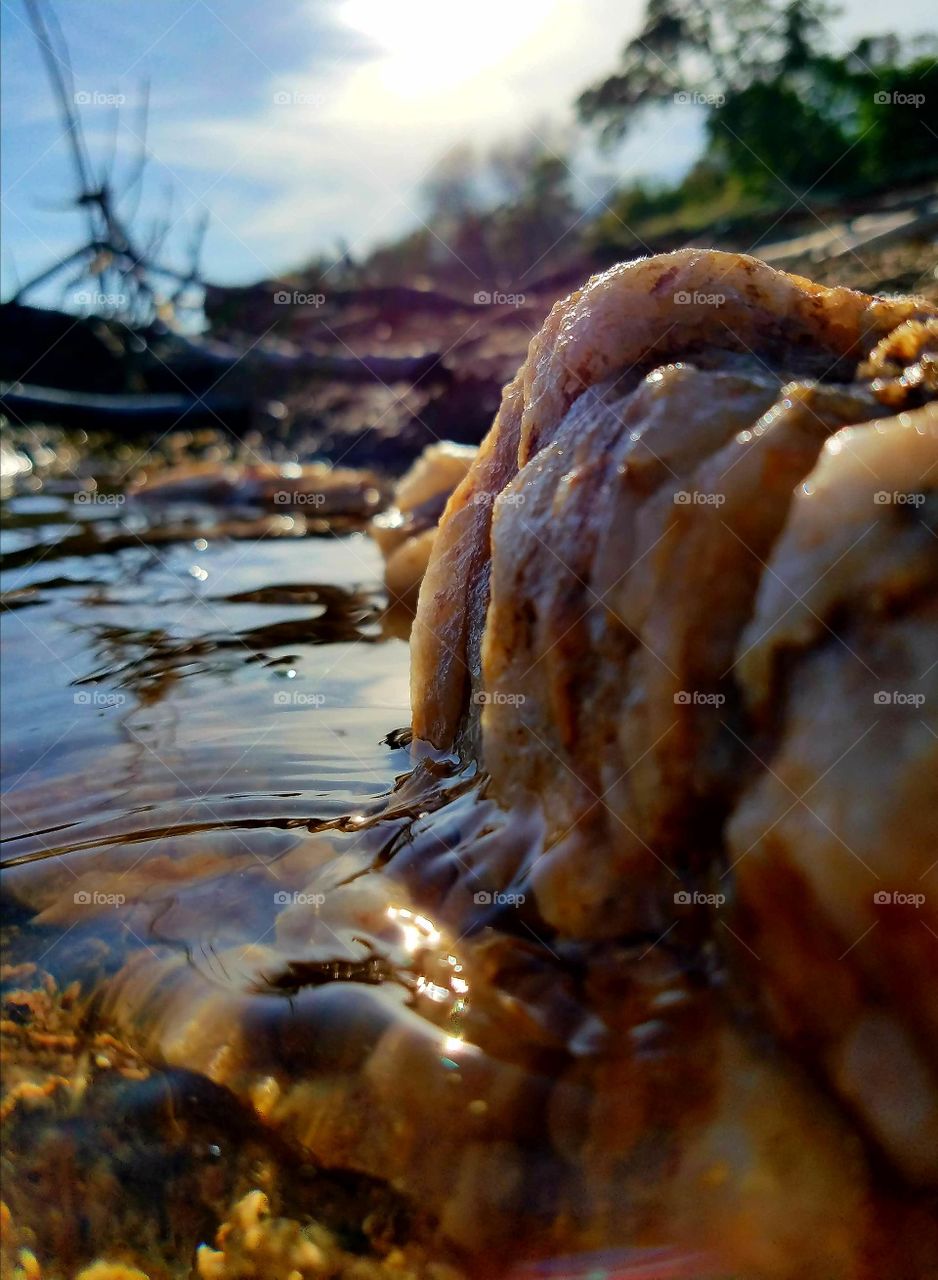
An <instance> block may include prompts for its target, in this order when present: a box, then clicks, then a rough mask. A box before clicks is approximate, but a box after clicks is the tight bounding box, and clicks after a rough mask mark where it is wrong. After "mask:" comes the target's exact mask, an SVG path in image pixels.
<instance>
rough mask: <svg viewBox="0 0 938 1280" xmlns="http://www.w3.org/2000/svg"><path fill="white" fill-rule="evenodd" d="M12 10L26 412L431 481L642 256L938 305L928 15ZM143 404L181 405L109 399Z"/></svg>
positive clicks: (401, 4) (807, 5)
mask: <svg viewBox="0 0 938 1280" xmlns="http://www.w3.org/2000/svg"><path fill="white" fill-rule="evenodd" d="M2 18H3V68H2V69H3V77H2V79H3V87H2V95H3V96H2V106H3V213H4V248H3V255H2V297H3V300H4V303H5V305H4V306H3V309H2V330H3V332H2V334H0V336H2V338H3V343H4V348H5V354H4V355H3V357H2V365H0V377H2V379H3V388H2V394H3V408H4V410H5V411H6V413H7V415H8V417H10V419H11V420H12V421H13V422H14V423H15V422H16V421H23V422H35V421H38V420H42V421H49V420H50V419H51V418H55V419H56V420H57V421H59V422H64V423H65V424H66V425H74V426H78V427H80V428H87V427H88V426H89V425H93V426H97V425H100V424H102V423H105V422H106V423H110V424H111V425H113V426H114V427H115V428H116V429H119V430H121V431H124V432H126V431H131V432H134V433H136V432H138V431H146V430H149V429H151V428H155V429H157V430H159V431H165V430H166V429H168V428H169V427H171V426H175V425H177V424H178V423H179V422H182V423H184V424H185V425H186V426H190V427H191V426H193V425H213V424H214V425H216V426H218V427H220V428H221V429H222V430H224V431H228V432H230V431H234V433H235V434H236V435H238V436H239V438H240V437H243V435H244V433H245V431H251V430H256V431H258V432H259V433H260V434H261V436H262V437H263V438H264V439H265V440H268V439H270V440H275V441H277V440H279V441H286V442H287V443H288V444H289V449H288V452H289V454H290V456H291V457H294V456H295V457H300V458H305V457H307V456H317V457H322V458H325V459H331V460H333V461H335V460H337V459H339V458H342V459H343V460H346V461H353V462H360V463H361V462H367V463H379V464H380V465H382V466H384V467H387V468H390V469H391V470H399V469H400V467H401V466H402V465H404V463H406V461H407V460H408V459H409V458H410V457H412V456H413V455H414V453H415V452H417V451H419V448H421V447H422V446H423V444H425V443H427V442H428V441H430V440H432V439H433V438H435V437H436V436H438V435H440V434H445V435H448V436H452V437H455V438H457V439H459V440H464V441H470V442H472V441H476V440H478V439H479V438H480V436H481V434H482V433H483V432H484V430H485V428H486V427H487V425H488V422H489V421H490V419H491V415H492V412H493V411H494V408H495V407H496V406H497V402H498V394H499V389H500V387H501V386H502V385H503V383H504V382H505V381H506V380H507V379H508V378H509V377H510V376H511V374H512V373H513V371H514V369H515V368H516V367H517V364H518V362H519V360H520V359H521V357H522V356H523V353H524V350H525V349H526V346H527V343H528V341H529V340H530V337H531V335H532V333H533V332H535V331H536V329H537V328H538V326H539V324H540V323H541V321H542V319H543V316H544V314H545V313H546V310H547V309H548V308H549V306H550V305H551V303H552V302H553V301H554V300H555V299H556V298H557V297H558V296H561V295H562V294H563V293H565V292H567V291H568V290H569V289H570V288H572V287H575V286H576V284H577V283H579V282H580V281H581V280H582V279H584V278H585V277H586V276H588V275H589V274H590V272H592V271H595V270H599V269H602V268H603V267H605V266H607V265H609V264H610V263H612V262H615V261H618V260H621V259H626V258H629V257H634V256H637V255H641V254H645V253H650V252H658V251H662V250H667V249H672V248H676V247H678V246H680V245H683V244H688V243H699V244H703V245H717V246H720V247H724V248H731V249H737V250H742V251H752V252H756V253H758V254H760V256H763V257H765V258H766V259H767V260H769V261H771V262H773V263H775V264H777V265H779V266H784V267H787V268H790V269H795V270H799V271H804V272H806V273H807V274H810V275H813V276H814V277H816V278H819V279H821V280H833V279H836V280H838V281H839V282H841V283H846V284H850V285H854V286H857V287H864V288H880V289H902V290H916V291H919V292H926V293H928V292H932V293H934V291H935V288H936V283H935V278H934V269H933V265H934V256H935V255H934V242H935V230H936V225H938V203H936V195H935V192H936V182H935V180H936V176H938V62H936V52H938V36H936V30H935V27H936V24H935V20H934V10H933V6H932V5H931V4H930V3H929V0H910V2H909V3H905V4H901V5H897V6H892V7H889V8H884V7H883V6H881V5H877V4H874V3H872V0H847V3H844V4H842V5H835V4H832V3H827V0H790V2H788V3H786V2H785V0H706V2H705V3H700V2H699V0H647V3H643V0H628V2H627V3H624V4H623V3H619V2H616V0H587V2H585V3H584V2H582V0H539V2H538V3H534V0H515V3H513V4H511V5H505V4H500V3H497V2H496V0H477V2H476V3H474V4H473V5H466V6H459V7H454V6H445V5H439V4H432V3H430V2H429V0H396V2H395V3H386V2H385V0H282V3H278V4H277V5H274V6H258V5H256V4H251V3H248V0H215V2H214V3H211V4H210V3H207V2H206V0H159V3H152V2H151V3H140V2H139V0H138V2H137V3H128V2H127V0H68V2H67V3H62V4H60V5H59V6H57V7H53V6H52V5H51V4H50V3H48V0H3V4H2ZM35 309H39V310H40V311H41V313H42V314H40V315H37V314H36V310H35ZM56 316H58V319H56V318H55V317H56ZM75 316H78V317H82V322H81V324H80V326H79V327H77V328H72V327H70V326H71V325H72V321H71V320H70V319H63V317H75ZM66 333H67V334H68V335H69V336H68V338H67V340H66V338H65V336H64V335H65V334H66ZM382 362H383V363H382ZM209 388H211V393H212V394H211V397H209V395H208V391H209ZM52 392H58V393H61V394H58V395H52V394H50V393H52ZM132 393H135V394H137V395H138V396H140V397H144V396H150V397H152V396H154V395H157V396H158V395H162V396H164V397H168V396H170V395H174V396H175V397H176V399H175V400H170V399H166V400H164V402H162V407H161V402H159V401H153V400H152V399H151V400H150V401H147V400H145V399H143V398H141V399H139V400H138V401H137V402H136V403H132V404H126V403H124V402H122V401H117V400H113V399H112V400H111V401H110V402H100V403H99V402H95V401H92V400H89V401H82V400H81V397H82V396H83V395H84V396H86V397H87V396H90V395H93V394H98V395H110V396H112V397H114V396H116V395H127V394H132ZM76 397H77V398H76ZM200 397H202V402H200ZM363 433H367V434H366V435H363Z"/></svg>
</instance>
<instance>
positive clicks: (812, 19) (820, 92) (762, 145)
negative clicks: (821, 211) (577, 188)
mask: <svg viewBox="0 0 938 1280" xmlns="http://www.w3.org/2000/svg"><path fill="white" fill-rule="evenodd" d="M834 13H835V10H833V9H832V8H830V7H829V6H828V5H827V4H826V3H825V2H824V0H787V3H783V4H779V3H777V0H704V3H702V4H700V3H694V0H648V6H647V9H646V12H645V21H644V25H643V27H642V30H641V31H640V32H639V34H638V36H636V37H635V38H634V39H633V40H631V41H629V43H628V44H627V45H626V47H625V49H624V51H623V54H622V60H621V65H620V67H619V69H618V70H617V71H616V72H615V73H614V74H613V75H611V76H608V77H607V78H606V79H605V80H603V81H601V82H600V83H599V84H598V85H595V86H593V87H592V88H590V89H588V90H587V91H586V92H585V93H584V94H582V95H581V97H580V99H579V100H578V109H579V112H580V116H581V118H582V119H584V120H585V121H588V122H592V123H594V124H596V125H597V126H599V127H600V129H601V131H602V133H603V135H604V136H606V137H617V136H621V135H622V134H623V133H625V132H626V131H627V130H628V128H629V127H630V126H631V125H632V124H633V123H634V122H635V120H636V118H637V116H638V114H639V113H640V111H641V110H642V109H643V108H645V107H647V106H650V105H652V104H654V103H662V102H668V101H671V100H673V99H674V98H675V97H678V100H679V101H687V100H690V101H694V102H696V103H698V104H699V105H700V106H701V107H703V108H704V109H705V111H706V130H707V139H708V145H707V158H708V159H709V160H710V161H712V163H713V165H714V166H715V168H716V169H717V170H718V171H722V172H723V174H724V175H725V178H726V180H727V181H729V180H735V181H737V182H738V184H739V186H740V187H741V189H742V190H743V191H745V192H749V193H751V194H752V195H754V196H759V197H765V198H771V197H773V196H774V197H778V196H779V195H781V194H783V193H785V192H786V191H788V192H790V193H795V194H798V195H803V194H804V193H805V192H808V191H814V190H816V189H817V190H819V191H824V192H830V191H852V190H857V189H860V188H862V187H863V186H864V185H866V186H869V185H871V184H873V185H881V184H882V183H884V182H886V181H889V180H890V179H892V178H902V177H906V176H920V175H925V174H929V173H934V172H936V171H938V83H936V81H938V70H936V66H935V63H934V59H930V58H926V57H921V56H919V57H918V58H917V60H915V61H912V62H909V63H906V64H903V63H902V61H901V58H902V49H901V46H900V43H899V41H898V40H897V39H896V38H895V37H892V36H881V37H875V38H868V39H866V40H863V41H861V42H860V44H858V45H857V47H856V49H855V50H854V51H853V52H852V53H850V54H848V55H846V56H845V57H840V56H834V55H832V54H830V53H829V52H828V51H827V48H826V46H827V43H828V39H829V29H828V25H827V24H828V21H829V19H830V18H831V17H832V16H833V15H834ZM677 190H678V191H680V192H681V193H682V194H681V195H680V196H679V197H678V199H679V203H680V202H682V201H683V202H685V203H689V204H691V205H692V204H693V203H694V198H693V196H692V195H691V193H690V191H689V190H684V189H683V187H682V188H679V189H677ZM664 198H665V197H664V195H663V193H660V192H659V193H658V195H657V200H658V202H659V204H660V202H661V201H662V200H663V199H664ZM623 201H624V207H625V208H629V209H631V208H632V203H634V192H632V193H627V194H624V195H623ZM630 201H631V202H632V203H630Z"/></svg>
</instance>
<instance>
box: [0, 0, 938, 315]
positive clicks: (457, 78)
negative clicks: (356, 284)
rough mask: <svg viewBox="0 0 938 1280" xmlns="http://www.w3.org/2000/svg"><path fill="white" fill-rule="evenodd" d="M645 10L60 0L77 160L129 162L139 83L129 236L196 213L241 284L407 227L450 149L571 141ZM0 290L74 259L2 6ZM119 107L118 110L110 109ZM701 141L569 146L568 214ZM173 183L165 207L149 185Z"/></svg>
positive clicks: (665, 119) (924, 23)
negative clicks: (136, 180)
mask: <svg viewBox="0 0 938 1280" xmlns="http://www.w3.org/2000/svg"><path fill="white" fill-rule="evenodd" d="M932 5H933V0H906V3H904V4H902V5H896V6H894V7H893V8H892V9H890V10H888V11H884V10H883V8H882V6H881V5H879V4H878V3H875V2H874V0H849V3H847V5H846V6H845V12H844V15H843V16H842V18H840V19H839V20H838V22H837V24H836V27H835V36H836V39H837V41H838V42H840V43H843V42H845V41H849V40H850V39H851V38H852V37H854V36H856V35H858V34H861V33H869V32H881V31H884V30H888V29H890V27H895V28H896V29H898V30H899V32H900V33H911V32H915V31H925V30H929V29H933V28H934V25H935V24H934V17H933V8H932ZM641 7H642V5H641V0H474V3H472V4H471V5H460V6H458V7H457V6H454V5H445V4H441V3H440V0H266V2H265V3H259V2H258V0H254V2H249V0H208V2H206V0H58V4H57V8H56V12H57V14H58V17H59V20H60V23H61V26H62V28H63V31H64V34H65V37H66V39H67V41H68V44H69V47H70V50H71V56H72V63H73V67H74V71H75V87H76V90H77V92H78V93H79V94H80V95H82V96H83V97H84V99H85V102H86V105H84V106H83V108H82V111H83V119H84V122H85V127H86V132H87V136H88V140H89V144H90V149H91V152H92V155H93V156H96V157H97V158H98V160H99V162H100V163H102V164H103V162H104V160H105V158H106V157H107V156H108V155H109V154H110V153H111V151H112V150H113V152H114V154H115V156H116V161H117V171H118V173H119V172H120V171H121V166H122V165H123V166H125V167H127V166H129V165H130V164H132V162H133V158H134V155H135V152H136V148H137V140H136V137H135V132H136V131H137V128H138V124H137V118H136V113H135V110H134V108H135V106H136V105H137V104H138V103H139V98H140V85H141V83H142V81H143V80H144V79H148V80H149V83H150V98H151V111H150V129H149V135H148V145H149V151H150V154H151V157H152V158H151V161H150V165H149V167H148V175H147V182H146V186H145V190H144V193H143V199H142V203H141V221H142V223H143V225H144V226H146V225H147V224H148V223H152V222H153V221H154V220H155V219H156V218H157V217H158V216H159V215H161V214H162V213H163V212H164V211H165V210H166V209H167V207H169V208H170V209H171V216H172V218H173V220H174V222H175V230H174V234H173V237H172V238H171V240H170V242H169V246H168V252H169V253H170V254H172V253H174V252H178V251H179V249H180V248H181V246H182V244H183V243H184V242H185V233H186V231H187V229H188V228H190V227H191V225H192V222H193V219H194V218H195V217H196V216H197V214H198V212H199V211H200V210H201V209H202V208H203V207H207V208H208V209H209V210H210V211H211V214H212V222H211V226H210V230H209V234H208V238H207V241H206V245H205V252H204V256H203V261H204V266H205V270H206V274H207V275H208V276H209V277H210V278H212V279H214V280H218V281H222V282H224V281H247V280H252V279H258V278H259V277H262V276H267V275H273V274H276V273H277V272H279V271H283V270H286V269H289V268H290V267H291V266H296V265H297V264H299V263H301V262H303V261H304V260H306V259H308V258H309V257H311V256H312V255H313V254H315V253H317V252H319V251H326V252H329V251H333V252H334V251H335V248H336V245H337V244H338V242H339V241H340V239H341V240H345V241H347V242H349V243H350V244H351V245H352V246H353V248H355V249H357V250H365V249H367V248H368V247H369V246H371V245H373V244H375V243H377V242H380V241H382V240H387V239H388V238H390V237H392V236H393V235H395V234H397V233H398V232H400V231H401V230H402V229H404V228H406V227H407V226H409V225H412V224H413V223H414V222H415V221H416V218H417V217H418V216H419V214H420V212H421V207H420V183H421V180H422V178H423V177H424V176H425V175H426V173H427V171H428V170H429V169H430V168H431V167H432V165H433V163H434V161H435V160H437V159H438V158H439V157H440V156H441V155H442V154H444V153H445V152H446V150H447V149H448V148H449V147H451V146H452V145H454V144H455V143H458V142H459V141H461V140H470V141H472V142H474V143H475V144H476V145H478V146H480V147H482V148H483V149H484V147H485V146H486V145H488V144H489V143H494V142H496V141H498V140H500V139H504V138H511V137H518V136H521V135H523V134H524V133H525V132H526V131H527V130H529V129H533V130H534V131H536V132H539V133H540V132H543V131H545V130H547V129H549V128H550V127H551V126H552V125H557V126H560V127H565V126H569V124H570V122H571V113H570V103H571V101H572V99H573V97H574V96H575V94H576V92H577V91H578V90H579V89H581V88H582V87H583V86H584V85H586V84H587V83H589V82H590V81H591V80H593V79H595V78H596V77H597V76H599V75H601V74H602V73H603V72H605V71H607V70H609V69H611V68H612V66H613V65H614V62H615V57H616V53H617V50H618V49H619V48H620V47H621V45H622V44H623V43H624V41H625V39H626V38H627V37H628V35H629V34H630V32H631V31H633V30H634V29H635V27H636V25H637V23H638V20H639V16H640V12H641ZM0 20H2V25H0V37H2V83H0V107H2V140H0V141H2V160H3V183H2V194H3V230H4V252H3V255H2V259H0V263H2V291H3V295H4V296H6V294H7V293H8V292H9V291H10V289H11V287H12V286H13V282H14V280H15V278H16V277H19V278H20V279H22V278H25V277H27V276H29V275H31V274H33V273H35V272H36V271H38V270H39V269H41V268H42V267H43V266H44V265H46V264H47V263H48V262H50V261H52V260H53V259H54V258H55V257H56V255H59V254H64V253H65V252H66V251H67V250H68V249H69V248H72V247H74V246H75V245H76V243H77V242H78V240H79V238H80V234H81V225H80V223H79V222H78V219H77V218H76V217H75V216H74V215H69V214H66V213H62V212H60V211H59V210H60V208H61V206H62V204H63V203H64V199H63V192H64V191H65V190H66V189H68V188H67V186H66V184H67V182H68V178H67V174H68V169H67V165H68V157H67V151H66V148H65V143H64V140H63V138H62V137H61V130H60V126H59V121H58V118H57V116H56V113H55V111H54V109H53V103H52V97H51V94H50V91H49V87H48V83H47V80H46V77H45V73H44V71H43V69H42V66H41V64H40V61H39V57H38V54H37V51H36V49H35V45H34V42H33V39H32V36H31V34H30V32H29V30H28V28H27V26H26V25H25V7H24V4H23V0H0ZM115 97H116V99H120V98H123V102H122V104H121V105H120V106H119V109H118V107H117V105H115ZM699 142H700V134H699V119H698V117H697V116H696V114H695V112H694V109H693V108H674V109H670V110H668V111H666V112H661V113H659V114H658V115H656V116H653V117H650V118H648V119H647V120H646V121H644V122H643V125H642V128H641V129H640V130H636V133H635V136H634V137H633V138H630V140H629V141H628V143H627V144H626V145H625V147H624V148H623V149H622V150H621V151H620V152H619V153H618V154H617V155H616V157H615V158H614V161H613V160H611V159H610V158H608V157H601V156H599V155H597V154H596V153H594V152H593V151H592V150H591V149H590V148H589V147H587V146H585V145H581V146H580V147H579V148H578V150H577V155H578V157H579V160H578V164H577V177H578V182H579V185H580V190H579V194H580V197H581V199H582V200H583V201H584V203H586V202H589V201H591V200H592V199H593V193H596V194H599V195H601V194H602V193H603V191H604V190H605V189H606V187H607V186H608V184H609V183H610V182H611V181H612V180H613V179H615V178H623V177H626V176H629V175H632V176H634V175H638V174H658V175H661V176H674V175H676V174H678V173H679V172H681V171H682V170H683V169H684V168H686V166H687V164H688V163H689V162H690V161H691V159H692V158H693V157H694V155H695V153H696V151H697V149H698V147H699ZM170 189H171V190H172V193H173V194H172V204H171V205H169V206H168V205H167V199H168V196H167V192H168V191H169V190H170Z"/></svg>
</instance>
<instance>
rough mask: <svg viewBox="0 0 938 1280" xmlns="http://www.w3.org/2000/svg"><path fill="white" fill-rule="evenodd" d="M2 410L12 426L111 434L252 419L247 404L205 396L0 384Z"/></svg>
mask: <svg viewBox="0 0 938 1280" xmlns="http://www.w3.org/2000/svg"><path fill="white" fill-rule="evenodd" d="M0 412H3V413H5V414H7V415H8V416H9V417H10V418H11V419H12V420H13V421H14V422H23V423H28V422H49V423H55V424H56V425H57V426H62V427H69V428H73V429H75V430H79V429H80V430H84V431H113V432H115V433H117V434H120V435H135V434H137V433H144V432H147V433H149V432H153V431H156V432H163V431H169V430H172V429H173V428H174V427H176V426H179V427H183V426H185V427H193V426H196V425H204V424H208V425H215V426H225V427H228V428H229V429H231V430H232V431H238V430H241V429H244V428H246V427H247V425H248V424H249V422H250V420H251V406H250V405H249V404H248V403H246V402H245V401H244V400H243V399H239V398H237V397H235V396H225V395H215V394H212V393H209V394H207V395H205V396H202V397H199V396H187V395H176V394H174V393H172V392H150V393H146V392H144V393H142V394H139V395H133V394H130V395H128V394H117V395H110V394H107V393H104V394H100V393H96V392H93V391H62V390H59V389H58V388H56V387H32V386H29V385H28V384H24V383H21V382H18V383H6V382H5V383H0Z"/></svg>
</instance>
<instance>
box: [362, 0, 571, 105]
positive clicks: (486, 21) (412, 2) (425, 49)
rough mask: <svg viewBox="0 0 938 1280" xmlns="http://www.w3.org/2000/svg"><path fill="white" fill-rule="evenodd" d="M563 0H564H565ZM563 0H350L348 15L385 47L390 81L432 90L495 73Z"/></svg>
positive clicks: (391, 86) (407, 88) (402, 88)
mask: <svg viewBox="0 0 938 1280" xmlns="http://www.w3.org/2000/svg"><path fill="white" fill-rule="evenodd" d="M561 3H562V0H561ZM558 7H560V6H559V4H558V2H557V0H555V2H554V3H551V2H550V0H546V2H545V0H512V3H511V4H506V3H505V0H474V3H473V4H472V5H471V6H470V5H466V6H462V5H459V6H457V5H455V4H452V3H450V4H447V3H441V0H345V3H344V5H343V7H342V17H343V19H344V21H345V22H346V23H347V24H348V25H349V26H351V27H353V28H354V29H356V30H358V31H361V32H362V34H363V35H367V36H369V37H370V38H371V39H372V40H374V41H375V43H376V44H378V45H379V46H380V48H381V49H382V51H383V56H382V59H381V68H380V70H381V76H382V80H383V81H384V84H385V87H386V88H387V89H388V90H391V91H393V92H394V93H395V94H396V95H399V96H401V97H405V98H419V97H423V96H428V97H429V96H432V95H434V94H436V93H439V92H440V90H443V89H446V88H453V89H456V88H459V87H461V86H462V85H464V84H465V83H466V82H467V81H470V80H474V79H476V78H478V77H484V76H485V75H486V74H490V73H491V72H492V71H493V70H494V69H495V68H496V67H497V66H498V64H499V63H502V62H504V61H505V60H506V59H508V58H510V57H511V55H512V53H513V52H514V51H515V50H516V49H517V48H518V46H519V45H522V44H524V43H525V42H526V41H528V40H530V39H531V38H532V37H533V36H534V35H535V34H536V33H537V32H539V31H540V30H541V29H543V28H544V27H545V26H546V25H548V24H549V23H550V21H551V19H552V17H554V16H555V11H556V10H557V9H558Z"/></svg>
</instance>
